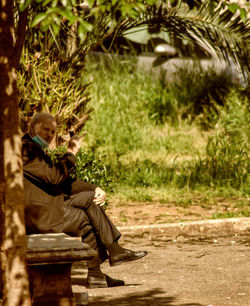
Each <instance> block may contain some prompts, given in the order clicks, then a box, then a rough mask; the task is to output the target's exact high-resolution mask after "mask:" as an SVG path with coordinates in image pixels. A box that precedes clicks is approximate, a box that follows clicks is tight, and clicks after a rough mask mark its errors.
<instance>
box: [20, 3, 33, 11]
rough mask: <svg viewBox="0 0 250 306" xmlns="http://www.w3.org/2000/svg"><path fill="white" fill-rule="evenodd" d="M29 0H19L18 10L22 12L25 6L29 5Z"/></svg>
mask: <svg viewBox="0 0 250 306" xmlns="http://www.w3.org/2000/svg"><path fill="white" fill-rule="evenodd" d="M30 3H31V0H21V1H20V4H19V10H20V12H23V11H25V10H26V8H27V7H28V6H29V5H30Z"/></svg>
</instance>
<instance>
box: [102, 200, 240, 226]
mask: <svg viewBox="0 0 250 306" xmlns="http://www.w3.org/2000/svg"><path fill="white" fill-rule="evenodd" d="M240 210H241V208H239V207H235V206H234V205H233V204H232V203H228V202H225V201H223V199H218V203H216V204H209V205H208V204H204V205H202V204H196V203H194V204H191V205H182V206H177V205H176V203H160V202H126V203H121V202H118V201H111V202H109V205H108V207H107V210H106V213H107V215H108V216H109V217H110V218H111V220H112V221H113V222H114V224H115V225H117V226H123V225H124V226H126V225H149V224H162V223H173V222H182V221H195V220H204V219H210V218H214V214H216V213H217V214H218V213H219V214H224V215H225V216H226V215H227V214H234V213H235V214H237V212H239V211H240Z"/></svg>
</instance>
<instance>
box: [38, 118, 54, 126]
mask: <svg viewBox="0 0 250 306" xmlns="http://www.w3.org/2000/svg"><path fill="white" fill-rule="evenodd" d="M39 123H40V124H41V125H44V126H50V127H56V126H57V124H56V121H55V120H53V119H51V118H43V119H41V120H40V122H39Z"/></svg>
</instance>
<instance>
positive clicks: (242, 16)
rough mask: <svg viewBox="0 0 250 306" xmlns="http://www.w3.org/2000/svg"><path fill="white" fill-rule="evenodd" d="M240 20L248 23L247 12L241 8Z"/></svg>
mask: <svg viewBox="0 0 250 306" xmlns="http://www.w3.org/2000/svg"><path fill="white" fill-rule="evenodd" d="M240 18H241V20H242V21H243V22H244V23H246V21H247V11H246V10H245V9H244V8H240Z"/></svg>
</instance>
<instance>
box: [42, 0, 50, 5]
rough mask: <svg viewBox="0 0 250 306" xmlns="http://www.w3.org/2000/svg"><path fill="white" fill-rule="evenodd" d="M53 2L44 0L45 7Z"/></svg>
mask: <svg viewBox="0 0 250 306" xmlns="http://www.w3.org/2000/svg"><path fill="white" fill-rule="evenodd" d="M50 2H51V0H44V1H43V6H46V5H47V4H48V3H50Z"/></svg>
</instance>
